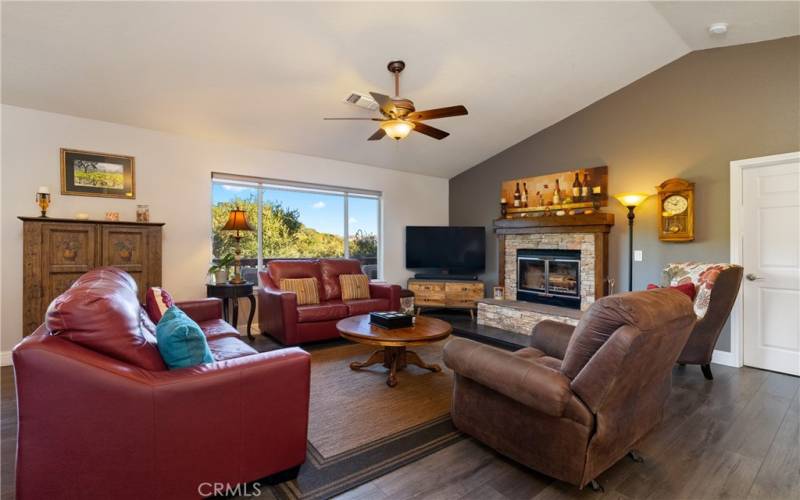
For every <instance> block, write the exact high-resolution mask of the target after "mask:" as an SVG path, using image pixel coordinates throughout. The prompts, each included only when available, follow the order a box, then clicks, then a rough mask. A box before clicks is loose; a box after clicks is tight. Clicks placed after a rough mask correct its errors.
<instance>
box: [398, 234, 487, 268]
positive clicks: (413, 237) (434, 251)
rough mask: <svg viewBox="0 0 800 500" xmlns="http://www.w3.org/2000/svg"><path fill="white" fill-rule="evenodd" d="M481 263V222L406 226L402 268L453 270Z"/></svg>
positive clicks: (483, 254) (483, 252)
mask: <svg viewBox="0 0 800 500" xmlns="http://www.w3.org/2000/svg"><path fill="white" fill-rule="evenodd" d="M485 267H486V229H485V228H484V227H483V226H470V227H466V226H461V227H458V226H406V268H408V269H418V270H427V271H437V272H441V273H449V274H457V273H473V272H481V271H483V270H484V269H485Z"/></svg>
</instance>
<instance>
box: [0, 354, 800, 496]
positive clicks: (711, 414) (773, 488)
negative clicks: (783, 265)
mask: <svg viewBox="0 0 800 500" xmlns="http://www.w3.org/2000/svg"><path fill="white" fill-rule="evenodd" d="M271 347H272V346H271V345H259V346H258V348H260V349H259V350H269V349H270V348H271ZM713 370H714V375H715V377H716V378H715V380H714V381H706V380H705V379H704V378H703V376H702V375H701V373H700V369H699V368H698V367H693V366H687V367H676V368H675V369H674V377H673V381H674V384H673V390H672V395H671V397H670V399H669V402H668V404H667V409H666V415H665V418H664V421H663V422H662V424H661V425H660V426H659V427H658V428H657V429H656V430H655V431H654V432H652V433H651V434H650V435H649V436H648V437H647V438H645V440H644V441H643V442H642V443H641V446H640V447H639V448H640V451H641V452H642V455H643V456H644V457H645V462H644V463H642V464H640V463H635V462H633V461H631V460H628V459H623V460H622V461H620V462H619V463H617V464H616V465H615V466H614V467H612V468H611V469H609V470H608V471H606V472H605V473H604V474H603V475H602V476H601V477H600V478H599V480H600V481H601V483H602V484H603V486H604V487H605V494H603V495H600V494H599V493H594V492H592V491H591V490H590V489H588V488H587V489H584V490H583V491H580V490H578V489H577V488H574V487H573V486H570V485H568V484H565V483H562V482H559V481H554V480H552V479H550V478H548V477H546V476H544V475H542V474H538V473H536V472H534V471H531V470H528V469H526V468H524V467H522V466H520V465H518V464H515V463H514V462H512V461H510V460H507V459H505V458H503V457H501V456H499V455H497V454H496V453H494V452H493V451H492V450H490V449H489V448H487V447H485V446H483V445H481V444H480V443H478V442H476V441H474V440H472V439H467V440H463V441H460V442H459V443H457V444H455V445H453V446H450V447H448V448H446V449H444V450H441V451H439V452H437V453H435V454H433V455H430V456H428V457H426V458H424V459H422V460H420V461H417V462H414V463H412V464H409V465H407V466H405V467H403V468H401V469H398V470H396V471H394V472H391V473H389V474H387V475H385V476H383V477H380V478H378V479H376V480H374V481H372V482H370V483H367V484H365V485H363V486H361V487H359V488H356V489H354V490H352V491H350V492H348V493H345V494H344V495H342V496H340V497H339V498H341V499H349V500H354V499H365V500H366V499H370V500H373V499H374V500H382V499H388V498H392V499H406V498H437V499H438V498H453V499H458V498H464V499H478V500H491V499H500V500H505V499H510V500H515V499H531V498H536V499H551V498H580V497H585V498H613V499H639V498H642V499H673V498H680V499H701V498H735V499H738V498H764V499H767V498H769V499H787V500H790V499H799V498H800V393H798V389H799V388H800V379H798V378H796V377H791V376H788V375H781V374H777V373H770V372H766V371H761V370H755V369H752V368H742V369H735V368H728V367H724V366H718V365H714V367H713ZM0 380H1V381H2V383H1V384H0V389H1V390H2V477H0V480H1V481H2V499H3V500H11V499H13V498H14V454H15V440H16V429H17V419H16V398H15V394H14V375H13V370H12V369H11V368H10V367H3V368H2V369H0ZM531 446H535V443H531Z"/></svg>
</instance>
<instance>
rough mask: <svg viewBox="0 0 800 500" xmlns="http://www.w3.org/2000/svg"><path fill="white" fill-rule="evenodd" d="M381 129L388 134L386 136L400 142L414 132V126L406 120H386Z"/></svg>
mask: <svg viewBox="0 0 800 500" xmlns="http://www.w3.org/2000/svg"><path fill="white" fill-rule="evenodd" d="M381 128H382V129H383V130H384V131H385V132H386V135H388V136H389V137H391V138H392V139H394V140H396V141H399V140H400V139H405V138H406V137H408V134H410V133H411V131H412V130H414V124H413V123H412V122H410V121H406V120H386V121H384V122H382V123H381Z"/></svg>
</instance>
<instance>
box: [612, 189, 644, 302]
mask: <svg viewBox="0 0 800 500" xmlns="http://www.w3.org/2000/svg"><path fill="white" fill-rule="evenodd" d="M649 196H650V195H649V194H647V193H620V194H616V195H614V198H616V199H617V201H619V202H620V203H621V204H622V206H624V207H625V208H627V209H628V291H629V292H631V291H633V219H634V217H636V215H635V214H634V210H635V209H636V207H638V206H639V205H641V204H642V202H643V201H644V200H646V199H647V198H648V197H649Z"/></svg>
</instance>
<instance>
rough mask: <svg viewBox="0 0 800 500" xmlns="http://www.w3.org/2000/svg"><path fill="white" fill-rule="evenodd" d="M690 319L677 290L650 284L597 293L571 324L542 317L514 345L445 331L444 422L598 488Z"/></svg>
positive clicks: (665, 375) (657, 413)
mask: <svg viewBox="0 0 800 500" xmlns="http://www.w3.org/2000/svg"><path fill="white" fill-rule="evenodd" d="M694 322H695V315H694V313H693V312H692V303H691V301H690V300H689V298H688V297H687V296H686V295H684V294H683V293H681V292H679V291H676V290H670V289H658V290H652V291H645V292H632V293H626V294H621V295H614V296H610V297H604V298H602V299H600V300H598V301H597V302H595V303H594V304H593V305H592V306H591V307H590V308H589V310H587V311H586V313H584V315H583V317H582V318H581V321H580V323H579V324H578V326H577V327H574V333H573V327H571V326H569V325H566V324H562V323H556V322H552V321H543V322H541V323H539V324H538V325H537V326H536V327H535V328H534V331H533V335H532V338H531V347H527V348H524V349H521V350H519V351H517V352H514V353H512V352H508V351H502V350H499V349H496V348H493V347H489V346H486V345H483V344H479V343H476V342H472V341H469V340H465V339H460V338H456V339H453V340H451V341H450V342H449V343H448V344H447V345H446V346H445V350H444V360H445V363H446V364H447V366H449V367H450V368H452V369H453V370H454V371H455V374H456V376H455V387H454V390H453V406H452V417H453V422H454V423H455V425H456V427H458V428H459V429H460V430H461V431H463V432H465V433H467V434H470V435H471V436H473V437H475V438H477V439H478V440H480V441H482V442H484V443H486V444H487V445H489V446H491V447H492V448H494V449H496V450H497V451H498V452H500V453H502V454H503V455H506V456H508V457H510V458H512V459H514V460H516V461H518V462H521V463H523V464H525V465H527V466H528V467H530V468H532V469H535V470H537V471H540V472H542V473H544V474H547V475H549V476H552V477H554V478H557V479H560V480H562V481H566V482H568V483H572V484H575V485H577V486H579V487H580V488H583V487H584V486H585V485H587V484H590V483H591V484H592V487H593V488H599V485H598V484H597V483H596V481H595V478H597V476H598V475H600V473H602V472H603V471H604V470H606V469H608V468H609V467H611V466H612V465H613V464H614V463H616V462H617V461H618V460H619V459H620V458H622V457H624V456H625V455H626V454H628V453H631V452H632V450H633V448H634V446H635V444H636V443H637V442H638V441H639V440H640V439H641V438H642V437H644V436H645V435H646V434H647V433H648V432H649V431H650V430H651V429H653V427H655V426H656V425H657V424H658V422H659V421H660V420H661V418H662V414H663V408H664V403H665V401H666V399H667V396H668V395H669V392H670V388H671V383H672V373H671V369H672V366H673V364H674V363H675V360H676V359H677V358H678V354H679V353H680V351H681V349H682V348H683V346H684V344H685V343H686V339H687V338H688V336H689V332H690V331H691V329H692V326H693V325H694Z"/></svg>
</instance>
